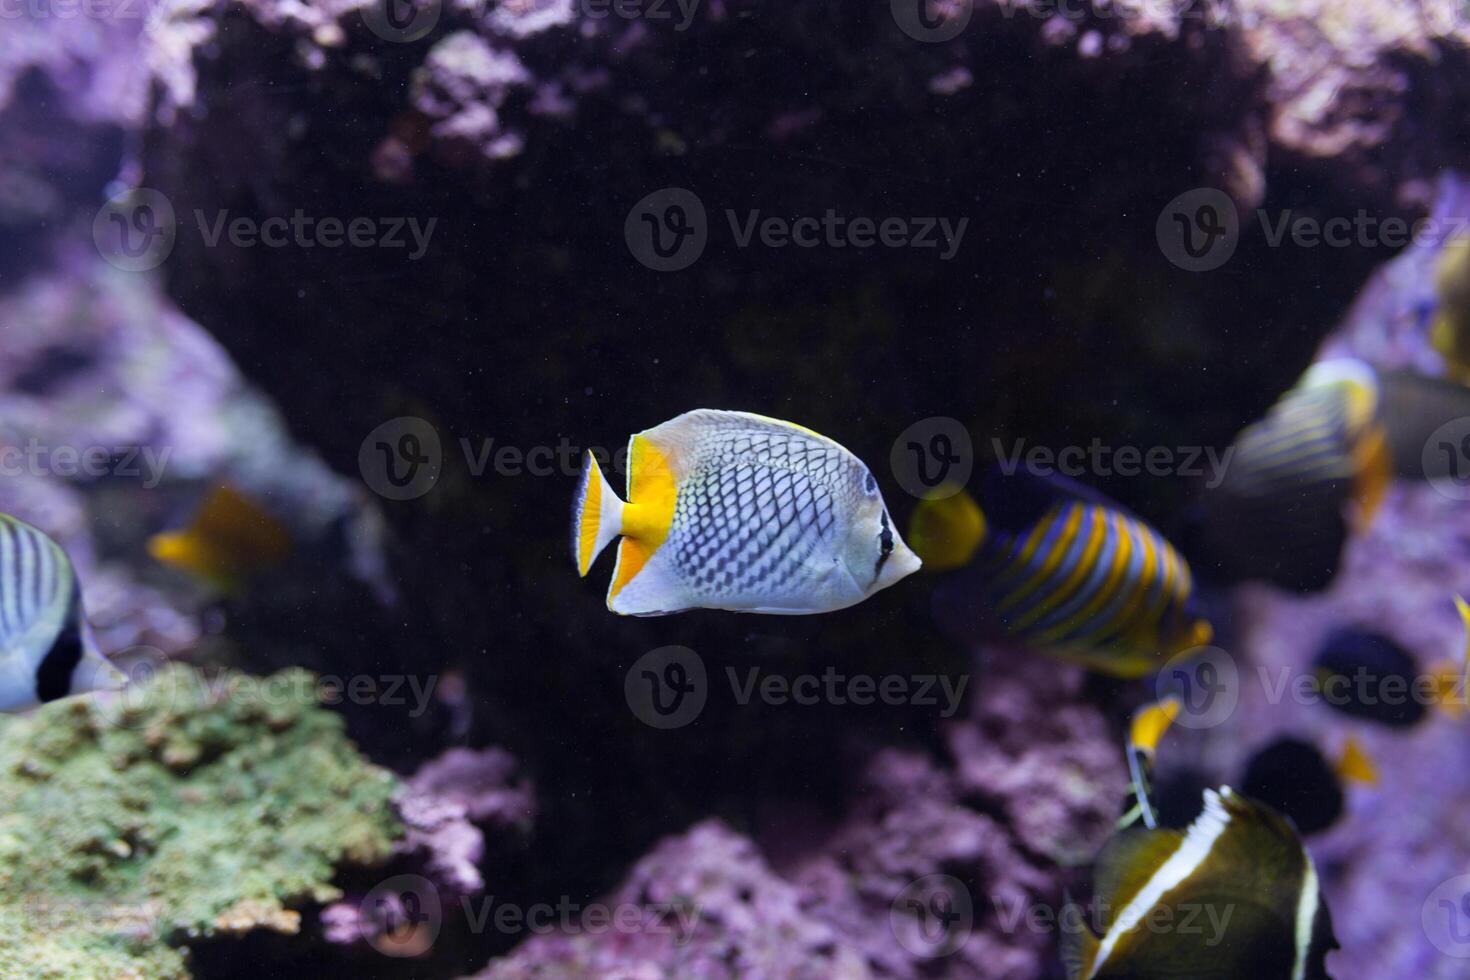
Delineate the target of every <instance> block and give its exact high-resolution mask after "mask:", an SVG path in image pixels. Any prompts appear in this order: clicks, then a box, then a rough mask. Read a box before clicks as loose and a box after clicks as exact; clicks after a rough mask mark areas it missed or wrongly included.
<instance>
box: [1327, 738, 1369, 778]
mask: <svg viewBox="0 0 1470 980" xmlns="http://www.w3.org/2000/svg"><path fill="white" fill-rule="evenodd" d="M1332 768H1333V771H1334V772H1336V773H1337V776H1338V778H1339V779H1341V780H1342V781H1343V782H1348V783H1362V784H1363V785H1365V786H1377V785H1378V767H1377V766H1376V765H1374V764H1373V758H1372V757H1371V756H1370V755H1368V753H1367V751H1366V750H1364V748H1363V746H1362V743H1360V742H1359V741H1358V738H1357V736H1356V735H1350V736H1348V740H1347V742H1346V743H1344V744H1343V747H1342V755H1341V756H1339V757H1338V760H1337V764H1336V765H1335V766H1333V767H1332Z"/></svg>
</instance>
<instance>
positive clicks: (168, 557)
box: [148, 486, 291, 590]
mask: <svg viewBox="0 0 1470 980" xmlns="http://www.w3.org/2000/svg"><path fill="white" fill-rule="evenodd" d="M290 552H291V535H290V532H289V531H287V530H286V528H285V525H283V524H282V523H281V522H280V521H278V520H277V519H276V518H275V517H272V516H271V515H270V514H268V513H266V512H265V511H264V510H263V509H261V507H260V506H259V505H258V504H256V503H255V502H254V501H253V500H250V499H249V498H248V497H246V496H244V495H243V494H241V493H240V492H239V491H237V490H235V489H234V488H233V487H230V486H218V487H215V488H214V489H213V490H212V491H210V493H209V495H208V496H207V497H206V498H205V499H204V502H203V503H202V504H201V505H200V506H199V510H198V511H197V512H196V513H195V515H194V517H193V519H192V520H191V521H190V522H189V526H188V527H186V528H184V529H183V530H181V531H167V532H164V533H162V534H156V535H154V536H153V537H152V538H150V539H149V540H148V553H149V554H151V555H152V556H153V557H154V558H156V559H157V560H158V561H161V562H163V563H164V564H166V565H172V566H173V567H175V568H180V569H183V570H184V571H187V572H190V573H192V574H194V575H197V576H198V577H200V578H202V579H204V580H205V581H206V582H209V583H210V584H211V585H214V586H216V587H217V588H221V589H225V590H234V589H237V588H239V587H241V586H242V585H244V583H245V581H246V580H247V579H248V578H249V577H250V576H251V575H252V574H254V573H257V572H261V571H264V570H266V569H269V568H272V567H274V566H276V565H279V564H280V563H281V562H282V561H284V560H285V559H286V556H287V555H289V554H290Z"/></svg>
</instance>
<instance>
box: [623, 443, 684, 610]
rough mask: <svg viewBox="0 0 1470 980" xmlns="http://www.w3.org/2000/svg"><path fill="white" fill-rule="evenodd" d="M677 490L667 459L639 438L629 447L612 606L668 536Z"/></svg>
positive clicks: (672, 519) (652, 445)
mask: <svg viewBox="0 0 1470 980" xmlns="http://www.w3.org/2000/svg"><path fill="white" fill-rule="evenodd" d="M678 498H679V488H678V486H677V485H676V484H675V482H674V470H673V468H672V466H671V465H670V461H669V458H668V456H666V455H665V454H664V452H663V451H662V450H661V449H660V448H659V447H658V446H657V445H656V444H655V443H654V441H653V440H651V439H649V438H647V437H646V436H644V435H642V434H639V435H635V436H634V437H633V438H632V439H631V440H630V441H629V443H628V502H627V503H625V504H624V505H623V513H622V533H623V535H624V537H623V543H622V544H621V545H620V546H619V547H618V567H617V569H616V571H614V572H613V580H612V585H611V586H610V587H609V588H608V592H607V598H608V602H609V603H611V602H612V599H613V597H614V596H616V595H617V594H618V593H619V592H621V591H622V589H623V586H625V585H627V584H628V583H629V582H631V581H632V580H633V578H634V576H636V575H637V574H638V573H639V571H641V570H642V569H643V566H644V564H646V563H647V561H648V559H649V558H650V557H651V556H652V555H653V553H654V552H655V551H657V550H658V548H659V546H660V545H662V544H663V543H664V539H665V538H667V537H668V536H669V527H670V526H671V525H672V524H673V523H674V505H675V504H676V503H677V502H678Z"/></svg>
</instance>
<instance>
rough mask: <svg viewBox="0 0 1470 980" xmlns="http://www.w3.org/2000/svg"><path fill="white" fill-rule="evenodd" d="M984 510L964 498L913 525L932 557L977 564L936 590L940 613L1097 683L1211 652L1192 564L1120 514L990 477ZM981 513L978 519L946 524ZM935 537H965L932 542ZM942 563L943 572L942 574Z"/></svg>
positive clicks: (937, 505) (926, 509) (1024, 473)
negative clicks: (1073, 666) (1196, 650)
mask: <svg viewBox="0 0 1470 980" xmlns="http://www.w3.org/2000/svg"><path fill="white" fill-rule="evenodd" d="M982 480H983V486H982V488H981V492H980V499H979V502H978V504H977V503H976V501H975V500H974V499H973V498H970V497H969V496H968V494H966V493H964V492H961V493H957V494H954V495H953V496H950V497H948V498H946V499H944V500H923V501H920V503H919V506H918V508H917V509H916V510H915V513H914V517H913V524H912V525H911V526H912V527H916V528H918V529H919V535H918V537H919V538H920V539H922V540H923V541H924V547H925V549H926V550H925V551H921V552H920V557H921V558H923V559H924V560H925V561H926V562H927V561H928V560H929V557H930V553H931V549H933V548H935V547H942V548H943V549H944V550H945V552H946V553H948V554H951V555H958V554H961V553H973V554H974V559H973V560H972V561H971V562H970V564H969V565H968V566H966V567H965V568H964V569H962V570H961V571H959V572H957V573H956V574H955V575H953V576H951V579H950V581H948V582H946V583H943V584H942V585H941V587H940V589H939V590H937V592H936V598H935V602H936V615H937V616H938V617H939V618H940V620H941V622H944V623H946V624H947V625H950V626H952V627H954V628H955V629H957V630H958V631H961V632H968V631H969V630H970V629H971V628H973V627H975V626H978V627H979V628H980V631H981V632H982V633H985V632H998V633H999V634H1001V635H1003V636H1006V637H1009V638H1011V639H1013V640H1015V641H1017V642H1020V643H1022V644H1024V645H1026V646H1030V647H1035V648H1037V649H1040V650H1043V651H1045V652H1047V653H1049V654H1052V655H1055V656H1058V657H1061V658H1063V659H1066V660H1071V661H1073V662H1076V663H1081V664H1083V665H1084V666H1087V667H1089V668H1091V669H1093V670H1096V671H1099V672H1101V673H1106V674H1112V675H1114V676H1119V677H1141V676H1143V675H1144V674H1147V673H1149V672H1150V671H1152V670H1156V669H1158V668H1159V667H1161V666H1162V665H1163V664H1164V663H1166V662H1167V661H1168V660H1169V659H1170V658H1172V657H1173V656H1175V655H1176V654H1179V653H1182V652H1184V651H1185V650H1188V649H1191V648H1193V647H1196V646H1201V645H1203V644H1206V643H1209V642H1210V640H1211V639H1212V637H1213V635H1214V631H1213V629H1212V628H1211V626H1210V624H1209V623H1208V622H1207V621H1206V620H1205V619H1204V618H1203V617H1201V616H1199V615H1198V614H1197V613H1196V611H1195V608H1194V606H1195V604H1194V602H1193V578H1192V576H1191V573H1190V570H1189V564H1188V563H1187V562H1186V561H1185V560H1184V558H1183V557H1182V556H1181V555H1180V554H1179V552H1178V551H1176V550H1175V549H1174V546H1173V545H1171V544H1170V543H1169V542H1168V541H1167V540H1165V538H1164V537H1163V535H1161V534H1160V533H1159V532H1158V531H1157V530H1155V529H1154V528H1153V527H1151V526H1150V525H1149V524H1147V523H1145V522H1144V521H1143V520H1141V519H1140V518H1138V517H1135V516H1134V515H1132V514H1130V513H1128V512H1127V511H1126V510H1124V509H1123V508H1122V507H1121V506H1119V505H1118V504H1116V503H1114V502H1113V501H1111V500H1109V499H1108V498H1106V497H1104V496H1103V495H1102V494H1100V493H1097V492H1096V491H1094V490H1091V489H1089V488H1087V487H1084V486H1082V485H1081V484H1078V483H1075V482H1073V481H1071V480H1068V479H1066V478H1064V477H1060V476H1041V475H1037V474H1034V473H1033V472H1031V471H1030V470H1028V469H1027V468H1026V467H1024V466H1022V467H1020V468H1018V469H1017V470H1016V471H1015V472H1014V473H1012V474H1010V475H1007V474H1005V473H1003V472H1002V471H1001V470H1000V469H999V468H998V467H992V468H991V469H989V470H987V471H986V472H985V474H984V476H983V477H982ZM961 506H969V507H974V508H975V509H976V511H977V513H979V514H980V515H981V516H980V519H979V520H978V521H971V522H968V523H965V522H961V521H956V520H953V519H950V518H949V517H946V516H943V515H944V513H945V512H953V511H955V510H956V509H957V508H959V507H961ZM931 528H945V529H948V530H947V531H946V532H945V533H949V534H952V535H963V539H962V540H958V541H955V540H936V535H935V534H934V533H932V532H931V531H930V529H931ZM942 563H943V562H941V564H942Z"/></svg>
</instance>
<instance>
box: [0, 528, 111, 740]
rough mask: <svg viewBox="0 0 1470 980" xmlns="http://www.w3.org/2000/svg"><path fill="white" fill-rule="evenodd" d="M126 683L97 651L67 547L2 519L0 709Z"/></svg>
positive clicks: (19, 707) (16, 708)
mask: <svg viewBox="0 0 1470 980" xmlns="http://www.w3.org/2000/svg"><path fill="white" fill-rule="evenodd" d="M125 680H126V678H125V677H124V675H123V673H122V672H121V671H119V670H118V669H117V668H116V667H114V666H112V664H110V663H108V662H107V659H106V658H105V657H103V656H102V654H101V653H99V652H98V651H97V645H96V642H95V640H94V639H93V637H92V629H91V627H90V626H89V625H88V624H87V619H86V615H85V614H84V612H83V609H82V593H81V586H80V585H79V584H78V582H77V577H76V572H75V571H74V570H73V569H72V564H71V560H70V559H69V558H67V556H66V552H65V551H63V550H62V549H61V545H59V544H57V543H56V542H55V541H53V540H51V538H49V537H48V536H47V535H46V534H45V533H43V532H42V531H40V530H38V529H37V528H34V527H32V526H31V525H29V524H27V523H25V522H24V521H21V520H18V519H16V518H14V517H11V516H9V515H8V514H0V711H10V712H14V711H24V710H26V709H28V708H33V707H35V706H37V705H39V704H45V703H47V702H50V701H58V700H60V699H62V698H66V697H71V696H73V695H78V694H86V693H88V692H90V691H98V690H116V689H117V688H120V687H122V686H123V683H124V681H125Z"/></svg>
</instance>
